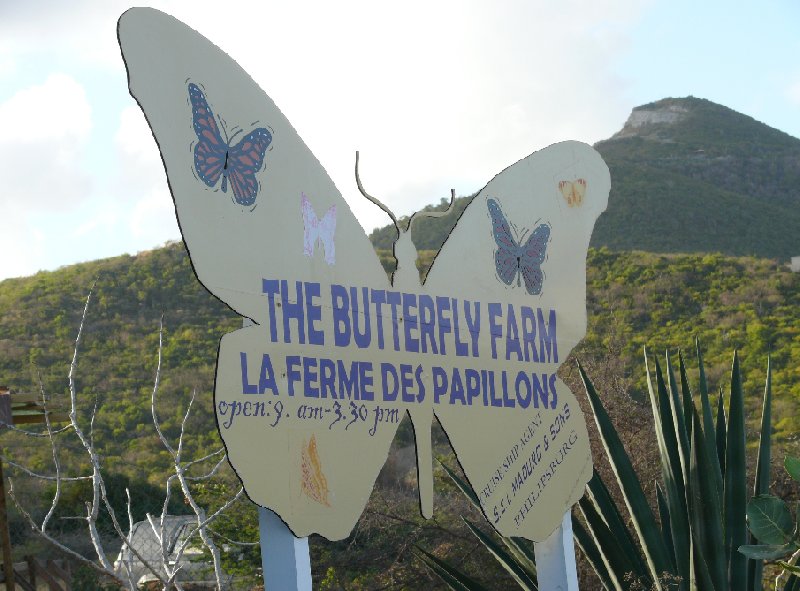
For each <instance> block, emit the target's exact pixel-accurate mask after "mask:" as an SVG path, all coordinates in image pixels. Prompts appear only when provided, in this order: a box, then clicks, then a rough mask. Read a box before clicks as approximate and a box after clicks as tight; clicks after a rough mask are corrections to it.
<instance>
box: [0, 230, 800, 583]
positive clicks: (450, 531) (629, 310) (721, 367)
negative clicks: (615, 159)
mask: <svg viewBox="0 0 800 591" xmlns="http://www.w3.org/2000/svg"><path fill="white" fill-rule="evenodd" d="M383 254H385V253H383ZM432 255H433V252H432V251H424V252H421V253H420V259H421V260H422V261H425V262H426V263H427V264H429V263H430V260H431V258H432ZM95 281H96V285H95V287H94V293H93V298H92V303H91V305H90V309H89V315H88V319H87V323H86V326H85V332H84V336H83V340H82V343H81V349H80V354H79V366H78V384H77V385H78V391H79V395H80V397H81V401H82V402H81V406H82V408H83V410H84V411H85V414H84V415H83V417H84V418H83V419H82V421H81V422H82V424H83V425H84V426H87V427H88V416H89V415H88V411H89V410H90V409H91V407H92V406H93V405H94V404H95V401H96V400H97V401H98V403H99V411H98V414H97V418H96V420H95V423H94V430H93V432H94V437H95V439H96V442H97V445H98V448H99V449H100V450H101V453H102V462H103V467H104V469H105V470H106V472H107V473H108V474H109V475H111V476H112V477H113V479H114V480H113V482H122V483H123V484H122V485H120V486H127V484H125V481H124V479H125V478H128V479H130V480H129V482H130V483H131V486H132V487H134V486H135V489H134V492H135V498H136V499H137V502H138V505H139V506H140V507H141V509H140V510H141V511H144V510H148V511H158V509H159V506H160V501H158V500H157V498H158V494H157V493H158V491H159V490H161V489H162V487H163V482H164V476H165V474H166V473H167V472H168V470H169V467H170V458H169V457H168V455H167V454H166V453H165V452H164V450H163V448H162V446H161V444H160V443H159V442H158V439H157V437H156V435H155V433H154V431H153V428H152V424H151V418H150V393H151V390H152V385H153V377H154V372H155V365H156V353H157V342H158V326H159V320H160V318H161V316H162V314H163V317H164V323H165V327H166V328H165V342H164V367H163V370H162V376H161V377H162V386H161V396H160V403H159V414H160V417H161V420H162V421H163V424H164V426H165V430H166V433H167V435H168V436H169V437H171V438H173V441H174V438H175V437H176V436H177V434H178V433H179V425H180V419H181V417H182V414H183V412H184V409H185V405H186V403H187V401H188V399H189V397H190V396H191V393H192V391H195V390H196V391H197V393H198V401H197V403H196V405H195V409H194V414H193V418H192V419H191V421H190V423H189V426H188V433H189V436H188V437H187V443H186V450H185V452H186V453H187V454H188V455H190V456H191V455H194V457H196V455H197V454H199V453H204V452H208V451H211V450H214V449H217V448H218V447H219V446H220V441H219V438H218V435H217V431H216V425H215V422H214V417H213V409H212V402H211V391H212V387H213V371H214V369H213V368H214V363H215V360H216V349H217V343H218V340H219V338H220V336H221V335H222V334H224V333H226V332H229V331H231V330H234V329H236V328H237V327H239V326H241V320H240V319H239V318H238V317H237V316H236V315H235V314H234V313H233V312H231V311H230V310H229V309H227V308H226V307H225V306H224V305H223V304H221V303H220V302H219V301H218V300H216V299H215V298H214V297H213V296H211V295H210V294H208V293H207V292H206V291H205V290H204V289H203V288H202V287H201V286H200V285H199V283H198V282H197V281H196V280H195V278H194V276H193V274H192V270H191V267H190V265H189V261H188V258H187V256H186V252H185V250H184V247H183V244H182V243H178V244H171V245H168V246H167V247H165V248H161V249H158V250H154V251H150V252H146V253H141V254H139V255H137V256H135V257H131V256H123V257H117V258H113V259H107V260H103V261H95V262H91V263H85V264H80V265H75V266H71V267H67V268H63V269H60V270H58V271H55V272H42V273H38V274H37V275H35V276H33V277H27V278H22V279H12V280H6V281H3V282H0V351H2V355H1V356H0V383H4V384H8V385H10V386H11V387H13V388H15V389H17V390H19V391H22V392H35V391H38V388H39V386H38V378H37V375H41V378H42V382H43V384H44V387H45V390H46V391H47V392H48V393H49V394H50V395H51V396H52V400H51V403H53V404H58V403H59V402H60V403H61V404H62V405H63V404H64V402H65V398H66V391H67V383H66V376H67V372H68V369H69V362H70V359H71V355H72V353H71V351H72V347H73V344H74V337H75V334H76V332H77V329H78V324H79V322H80V317H81V313H82V310H83V305H84V299H85V295H86V293H87V292H88V291H89V289H90V288H91V286H92V284H93V283H94V282H95ZM587 286H588V311H589V334H588V335H587V338H586V339H585V341H584V342H583V343H582V344H581V345H580V346H579V347H578V350H577V351H576V354H577V355H578V356H579V357H580V358H581V360H582V362H583V363H584V365H585V367H587V368H588V370H589V372H590V374H591V376H592V379H593V380H594V381H595V383H596V385H597V386H598V389H599V390H600V392H601V393H602V394H603V396H604V399H605V401H606V404H607V405H609V408H610V409H611V412H612V416H614V417H615V420H617V422H618V424H619V425H620V428H621V429H622V432H623V434H627V435H628V436H629V437H630V438H632V439H631V440H632V441H635V442H637V443H635V445H637V446H639V448H640V449H641V448H642V447H643V446H647V445H654V439H653V438H652V430H651V429H652V427H651V426H650V425H649V423H648V421H649V419H647V414H646V412H645V410H644V409H645V407H644V404H645V403H644V402H643V398H644V396H643V392H644V388H645V383H644V379H643V363H642V346H643V345H644V344H648V345H649V346H651V347H652V350H653V351H654V352H658V353H661V352H662V351H663V349H664V348H666V347H669V348H670V349H671V350H672V351H673V352H675V351H676V349H677V348H678V347H682V348H684V349H686V348H691V347H692V343H693V338H694V337H695V336H699V337H700V338H701V339H702V342H703V345H704V350H705V358H706V363H707V373H708V376H709V383H710V385H711V388H712V390H713V389H714V388H716V386H717V385H718V384H723V383H725V381H726V373H727V372H728V371H729V368H730V361H731V352H732V350H733V349H734V348H738V349H739V352H740V356H741V359H742V363H743V370H744V375H745V384H746V393H747V397H748V398H747V404H748V407H749V408H750V409H755V408H756V407H757V404H758V400H759V396H760V393H761V392H762V391H763V381H764V373H763V372H764V366H765V361H766V356H767V354H768V353H770V352H771V354H772V359H773V368H774V373H773V393H774V396H775V401H774V416H775V419H774V423H775V425H776V438H775V439H776V442H777V443H778V444H779V445H780V446H782V447H784V448H786V449H789V450H791V451H793V453H795V454H797V441H796V433H797V432H798V429H800V413H798V412H797V410H798V405H799V403H800V317H798V314H797V310H798V307H799V306H800V274H795V273H791V272H789V271H788V269H787V268H786V267H785V266H783V265H779V264H777V263H776V262H775V261H773V260H766V259H754V258H732V257H726V256H722V255H654V254H648V253H642V252H633V253H622V252H613V251H610V250H608V249H599V250H595V249H592V250H590V252H589V258H588V276H587ZM561 374H562V377H563V379H564V380H565V382H566V383H567V384H568V385H570V387H571V388H573V390H574V391H575V392H576V393H577V394H578V398H579V399H580V400H583V398H584V396H583V394H582V389H581V386H580V383H579V380H578V376H577V372H576V371H575V364H574V363H573V362H572V360H568V361H567V362H566V363H565V364H564V365H563V366H562V370H561ZM631 416H636V417H638V418H637V419H636V421H635V422H634V423H631V424H627V423H626V421H628V420H629V419H630V417H631ZM758 418H759V417H758V413H756V412H750V413H749V414H748V420H749V421H750V423H749V425H750V427H751V428H752V430H753V431H752V432H754V431H755V430H756V429H757V425H758ZM648 433H649V434H650V435H648ZM2 443H3V454H4V456H5V457H8V458H13V459H14V460H16V461H21V462H22V463H24V464H26V465H28V466H29V467H30V468H32V469H34V470H38V471H41V472H45V473H47V472H52V470H53V468H52V456H51V451H50V447H49V445H48V443H47V441H46V440H41V439H40V440H36V441H31V440H29V439H25V438H23V437H22V436H21V435H19V434H17V433H8V432H7V433H4V434H3V441H2ZM412 444H413V433H412V431H411V428H410V424H409V423H408V422H407V421H406V422H404V423H403V425H401V427H400V429H399V431H398V435H397V439H396V441H395V443H394V445H393V448H392V449H393V451H392V453H391V454H390V458H389V460H388V461H387V464H386V466H385V467H384V470H383V472H382V473H381V476H380V477H379V479H378V483H377V486H376V489H375V492H374V493H373V495H372V497H371V499H370V502H369V504H368V506H367V510H366V512H365V514H364V516H363V517H362V519H361V521H360V522H359V525H358V526H357V528H356V530H355V533H354V534H353V535H352V536H351V537H350V538H348V539H347V540H343V541H341V542H336V543H329V542H325V541H322V540H319V539H317V538H314V539H313V540H312V559H313V564H314V572H315V582H316V584H320V583H321V579H322V578H323V577H324V578H325V579H326V580H327V581H329V582H330V584H331V585H333V586H331V587H329V588H331V589H335V588H340V587H336V585H337V584H338V585H342V587H341V588H347V589H373V588H379V587H380V586H381V585H389V584H390V583H391V584H392V585H394V587H391V586H390V587H388V588H408V589H418V588H422V587H424V588H428V589H431V590H433V589H440V588H442V587H441V586H440V584H439V583H438V582H437V581H436V580H434V579H431V575H430V574H429V573H428V572H427V571H426V570H425V568H424V567H423V566H422V565H421V563H420V562H419V561H418V560H416V559H415V558H414V556H413V554H412V553H411V551H410V549H411V548H413V547H414V545H415V544H419V545H421V546H422V547H424V548H426V549H429V550H433V551H435V552H437V555H439V556H442V557H445V558H447V559H449V560H451V561H453V562H454V563H456V564H461V565H462V566H463V567H464V568H467V569H468V570H469V571H470V572H471V573H472V574H473V575H475V576H477V577H478V578H479V579H482V580H484V581H489V582H490V584H491V588H493V589H514V588H515V586H514V583H513V582H512V581H511V580H510V579H509V578H508V576H507V575H505V574H504V573H503V572H502V570H501V569H500V568H499V567H498V566H497V565H496V563H494V561H493V560H492V559H491V557H490V556H488V555H483V554H482V553H473V552H472V550H473V549H474V541H473V538H472V537H471V536H470V534H469V533H468V532H467V531H466V529H465V527H466V526H465V525H464V523H463V521H462V520H461V516H462V515H468V516H470V518H471V519H473V520H475V519H478V520H480V517H479V516H477V515H475V514H474V512H471V511H472V510H471V509H470V507H469V504H468V503H467V502H466V501H465V499H464V498H463V497H462V496H461V495H460V494H459V493H458V492H457V491H455V490H454V488H453V485H452V483H450V482H449V481H448V479H447V478H446V477H445V476H443V474H442V471H441V470H438V472H437V479H436V487H437V488H436V490H437V497H436V520H434V521H425V520H422V519H421V518H420V517H419V514H418V501H417V498H416V494H417V493H416V471H415V469H414V465H413V457H414V454H413V447H412ZM59 449H60V457H61V461H62V465H63V468H64V469H65V470H66V471H68V472H71V473H73V474H74V473H76V471H80V467H81V466H84V469H85V463H86V462H85V457H84V455H83V454H82V453H81V452H80V450H79V449H76V446H75V445H74V443H73V444H69V443H67V441H66V440H64V442H63V443H59ZM434 449H435V452H436V453H437V455H438V456H439V457H442V458H445V461H448V462H449V463H450V464H451V465H454V464H455V460H454V458H453V457H452V455H451V452H450V450H449V446H448V444H447V441H446V438H445V437H444V435H443V433H442V432H441V430H435V431H434ZM651 451H653V450H651ZM594 453H595V458H596V459H597V461H601V457H602V451H601V450H600V449H599V448H598V449H595V452H594ZM775 456H776V457H778V458H779V457H781V453H780V452H779V451H777V452H776V453H775ZM637 457H639V458H643V459H641V460H640V461H639V463H638V464H637V469H639V470H640V473H642V474H643V477H644V480H645V481H649V482H652V477H654V476H655V474H650V473H649V472H648V471H652V469H653V466H654V465H655V464H652V465H649V464H648V463H647V462H646V461H645V460H644V459H646V458H648V457H651V455H648V454H647V453H642V454H640V456H637ZM9 471H10V472H11V475H12V476H14V479H15V487H17V489H18V490H20V491H22V492H24V493H25V498H26V499H27V502H28V503H29V508H33V509H34V513H37V512H38V514H39V515H40V516H41V515H42V514H43V513H44V511H46V510H47V507H49V504H50V499H49V498H48V497H47V496H46V493H47V492H48V490H50V492H51V493H52V490H51V489H42V488H37V487H35V486H33V485H30V484H28V485H26V484H25V477H24V475H21V474H19V473H18V472H17V471H16V470H11V469H9ZM230 477H231V476H230V473H228V474H227V475H225V474H223V475H222V481H223V484H222V485H220V486H222V488H219V489H215V490H219V491H222V492H224V491H230V490H231V489H232V486H233V485H232V484H228V485H225V484H224V481H225V480H226V479H229V478H230ZM148 483H149V484H150V485H156V486H158V487H159V488H157V489H153V488H147V487H146V485H147V484H148ZM226 487H227V488H226ZM117 488H119V487H117ZM80 490H82V489H79V488H76V486H75V485H70V486H66V487H65V490H64V492H63V494H64V495H65V497H64V498H65V500H66V501H65V502H68V506H69V507H72V508H73V509H72V511H73V513H69V511H68V510H67V509H65V510H64V511H66V513H63V514H66V515H69V514H76V513H79V512H80V511H81V508H80V507H81V506H82V505H81V502H80V499H81V498H82V497H80V494H79V492H80ZM118 492H119V491H118ZM145 494H146V495H148V496H147V497H146V498H145V497H144V496H143V495H145ZM147 499H151V500H150V501H148V500H147ZM153 499H156V500H153ZM148 502H149V503H151V505H148ZM59 514H62V513H59ZM237 515H238V517H237V519H239V520H244V521H240V523H244V522H246V523H248V524H249V526H248V527H249V528H250V529H249V530H248V531H255V529H256V528H255V526H254V525H253V524H254V523H255V522H254V520H255V512H254V509H253V508H252V506H251V505H248V504H246V503H245V504H244V505H242V508H241V512H239V513H237ZM64 523H66V524H67V525H69V524H70V523H71V524H75V523H76V522H74V521H70V522H61V521H58V520H56V526H55V527H56V529H59V528H61V527H65V528H66V529H65V531H66V532H67V533H69V532H70V531H73V530H74V527H76V526H71V527H72V529H70V528H67V527H66V526H65V525H64ZM243 527H244V526H241V525H237V524H234V525H232V526H230V531H232V532H234V533H235V532H239V531H244V530H243ZM12 528H13V529H12V537H13V539H14V540H15V541H14V544H15V548H19V552H24V551H26V550H25V549H26V548H34V550H33V551H35V552H37V553H38V552H42V551H43V550H42V548H41V547H40V546H35V545H33V546H32V545H31V544H34V543H33V542H31V541H25V540H28V538H25V537H24V536H25V535H27V534H25V533H24V532H25V531H26V529H27V528H26V526H25V524H24V523H23V522H22V519H21V517H19V516H18V515H16V516H15V514H13V513H12ZM14 532H16V533H14ZM236 535H238V534H236ZM72 539H74V538H72ZM85 548H86V549H87V550H88V549H89V547H88V545H87V546H85ZM27 551H30V550H27ZM581 572H582V574H581V580H582V585H583V587H582V588H586V589H589V588H594V587H592V584H591V583H586V581H590V580H591V575H589V574H587V573H588V570H585V569H582V571H581ZM584 583H585V584H584Z"/></svg>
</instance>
